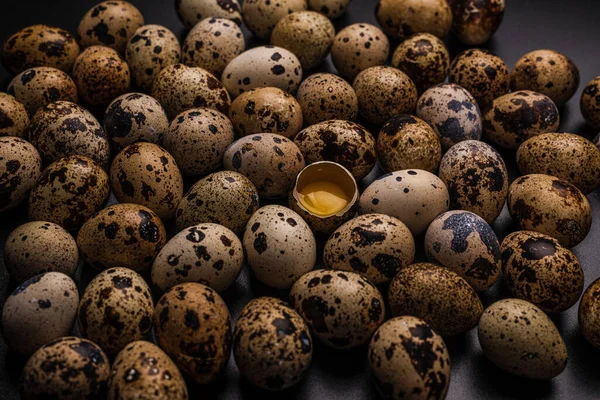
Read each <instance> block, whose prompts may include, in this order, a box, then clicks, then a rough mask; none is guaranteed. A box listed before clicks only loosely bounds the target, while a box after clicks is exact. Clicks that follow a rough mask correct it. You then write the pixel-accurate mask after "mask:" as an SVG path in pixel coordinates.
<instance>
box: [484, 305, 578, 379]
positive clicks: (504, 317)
mask: <svg viewBox="0 0 600 400" xmlns="http://www.w3.org/2000/svg"><path fill="white" fill-rule="evenodd" d="M478 336H479V344H480V345H481V348H482V349H483V353H484V354H485V356H486V357H487V358H488V360H490V361H491V362H492V363H493V364H494V365H496V366H497V367H498V368H500V369H503V370H505V371H506V372H509V373H511V374H514V375H517V376H522V377H525V378H531V379H543V380H546V379H552V378H554V377H556V376H558V375H560V373H561V372H562V371H563V370H564V369H565V367H566V365H567V358H568V354H567V347H566V346H565V342H564V340H563V338H562V337H561V336H560V333H559V331H558V329H556V326H555V325H554V323H553V322H552V320H551V319H550V318H548V316H547V315H546V314H544V312H543V311H542V310H540V309H539V308H538V307H536V306H535V305H533V304H531V303H529V302H527V301H524V300H519V299H503V300H500V301H497V302H495V303H494V304H492V305H491V306H489V307H488V308H487V309H486V310H485V311H484V313H483V315H482V316H481V320H480V321H479V329H478Z"/></svg>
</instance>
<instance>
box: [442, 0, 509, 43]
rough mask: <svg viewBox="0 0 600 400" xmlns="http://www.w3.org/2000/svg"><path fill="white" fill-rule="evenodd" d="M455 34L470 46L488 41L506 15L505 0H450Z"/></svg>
mask: <svg viewBox="0 0 600 400" xmlns="http://www.w3.org/2000/svg"><path fill="white" fill-rule="evenodd" d="M448 3H449V4H450V8H452V13H453V14H454V21H453V24H452V28H453V31H454V34H455V35H456V36H457V37H458V38H459V40H460V41H461V42H463V43H464V44H466V45H468V46H479V45H481V44H484V43H485V42H487V41H488V40H489V39H490V37H492V35H493V34H494V33H495V32H496V30H497V29H498V27H500V24H501V23H502V18H503V17H504V8H505V2H504V0H448Z"/></svg>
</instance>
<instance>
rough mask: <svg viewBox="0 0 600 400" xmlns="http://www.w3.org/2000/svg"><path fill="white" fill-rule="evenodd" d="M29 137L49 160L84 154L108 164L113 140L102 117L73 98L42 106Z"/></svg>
mask: <svg viewBox="0 0 600 400" xmlns="http://www.w3.org/2000/svg"><path fill="white" fill-rule="evenodd" d="M28 130H29V140H30V141H31V143H32V144H33V145H34V146H35V147H36V148H37V149H38V150H39V152H40V155H41V156H42V158H43V160H44V161H45V162H46V163H51V162H53V161H56V160H59V159H61V158H63V157H68V156H72V155H80V156H84V157H88V158H91V159H92V160H94V161H95V162H97V163H98V164H99V165H101V166H102V167H103V168H106V167H108V162H109V158H110V143H109V140H108V137H107V136H106V133H104V130H103V129H102V126H101V125H100V123H99V122H98V120H97V119H96V118H95V117H94V116H93V115H92V114H91V113H90V112H89V111H88V110H86V109H85V108H83V107H81V106H79V105H77V104H75V103H71V102H70V101H57V102H54V103H50V104H48V105H47V106H44V107H42V108H40V109H39V110H38V111H37V112H36V113H35V115H34V116H33V118H32V119H31V124H30V125H29V129H28Z"/></svg>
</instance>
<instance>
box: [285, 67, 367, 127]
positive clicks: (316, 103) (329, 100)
mask: <svg viewBox="0 0 600 400" xmlns="http://www.w3.org/2000/svg"><path fill="white" fill-rule="evenodd" d="M296 98H297V99H298V103H299V105H300V108H301V110H302V115H303V117H304V122H305V123H306V125H307V126H310V125H314V124H318V123H319V122H323V121H329V120H332V119H337V120H347V121H353V120H355V119H356V116H357V114H358V98H357V97H356V92H355V91H354V88H353V87H352V85H350V84H349V83H348V82H346V81H345V80H344V79H342V78H340V77H339V76H337V75H334V74H327V73H317V74H314V75H311V76H309V77H308V78H306V79H305V80H304V81H303V82H302V83H301V84H300V87H299V88H298V94H297V95H296Z"/></svg>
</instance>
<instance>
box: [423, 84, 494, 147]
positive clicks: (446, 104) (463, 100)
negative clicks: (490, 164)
mask: <svg viewBox="0 0 600 400" xmlns="http://www.w3.org/2000/svg"><path fill="white" fill-rule="evenodd" d="M416 115H417V117H419V118H421V119H422V120H424V121H425V122H427V123H428V124H429V125H431V127H432V128H433V129H434V130H435V131H436V132H437V134H438V135H439V136H440V141H441V142H442V147H443V148H444V150H447V149H449V148H450V147H452V146H454V145H455V144H456V143H459V142H462V141H463V140H479V139H481V130H482V118H481V111H480V110H479V105H478V104H477V101H476V100H475V98H474V97H473V96H472V95H471V93H469V92H468V91H467V90H466V89H465V88H463V87H461V86H459V85H456V84H454V83H442V84H441V85H437V86H434V87H432V88H431V89H428V90H427V91H425V93H423V94H422V95H421V97H420V98H419V102H418V103H417V114H416Z"/></svg>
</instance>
